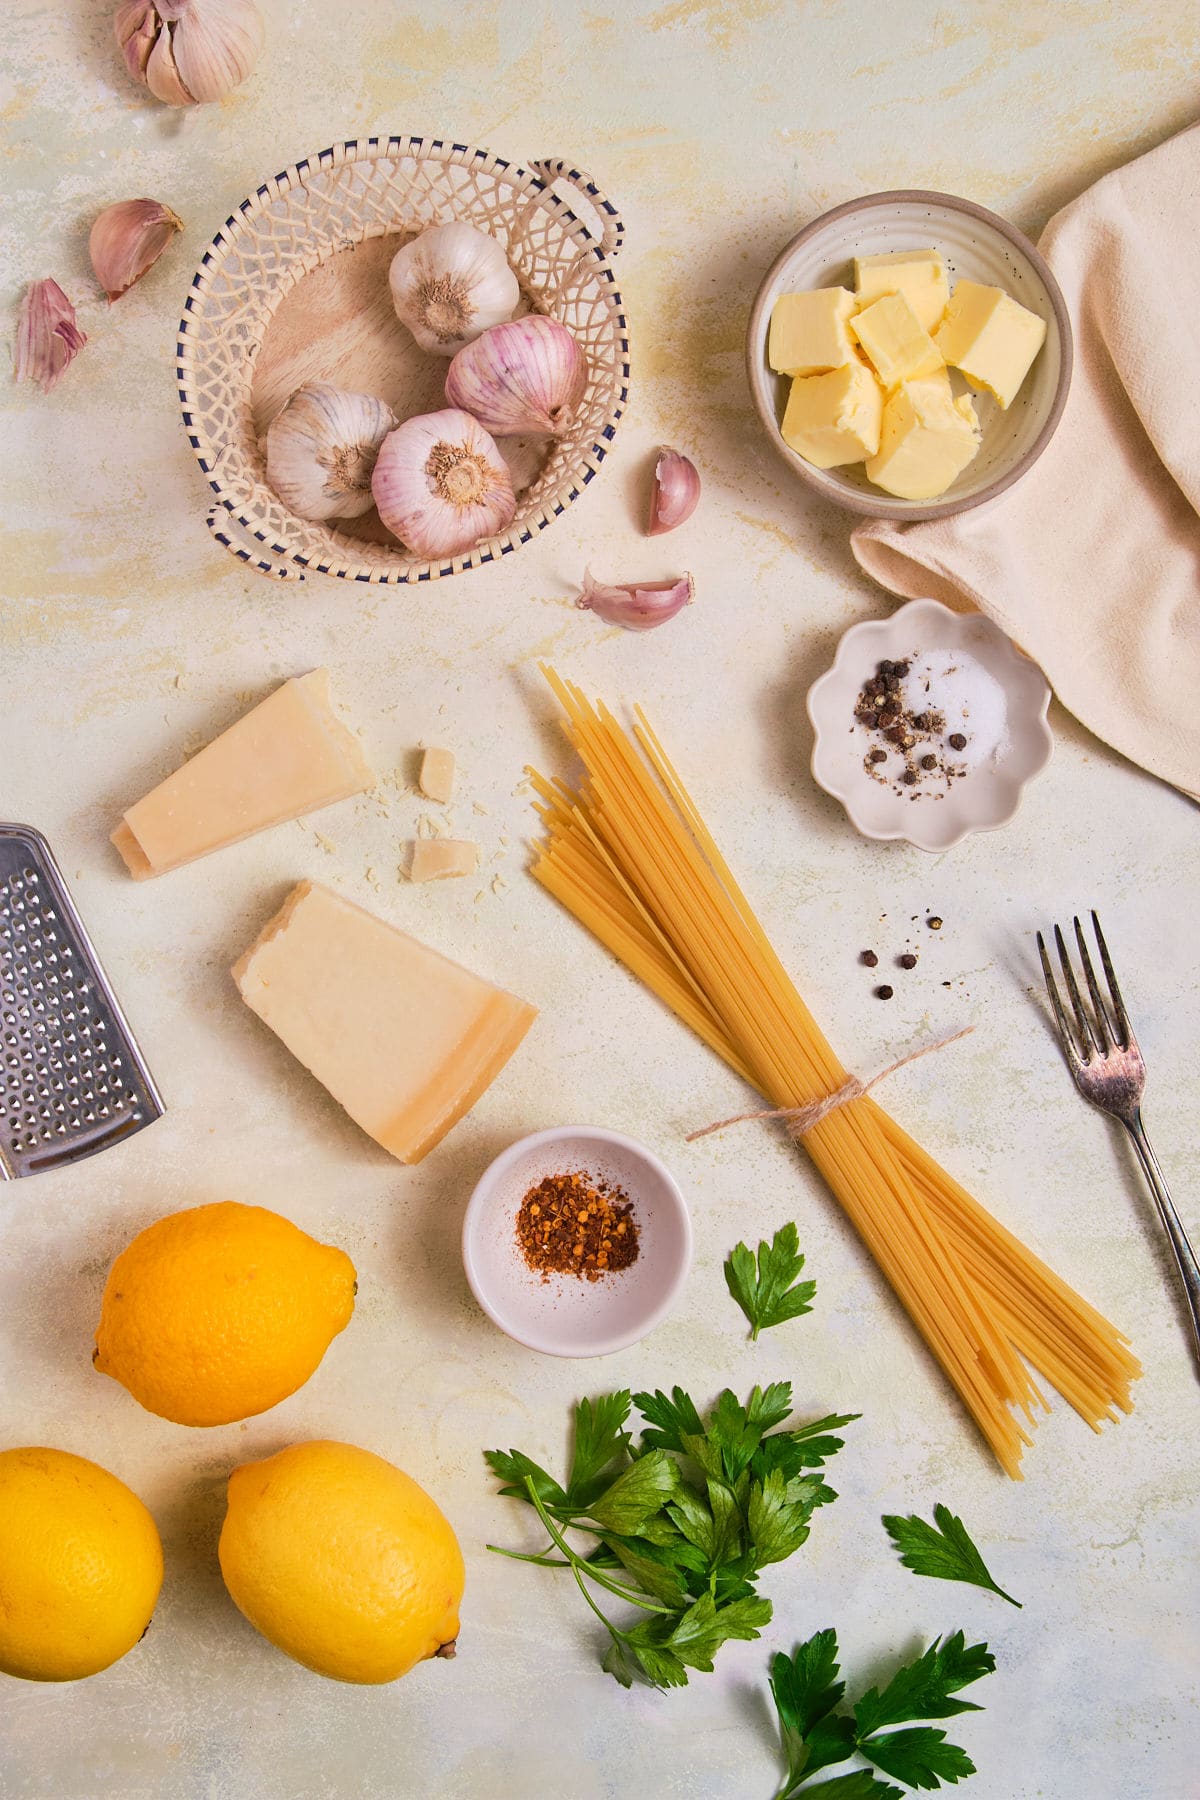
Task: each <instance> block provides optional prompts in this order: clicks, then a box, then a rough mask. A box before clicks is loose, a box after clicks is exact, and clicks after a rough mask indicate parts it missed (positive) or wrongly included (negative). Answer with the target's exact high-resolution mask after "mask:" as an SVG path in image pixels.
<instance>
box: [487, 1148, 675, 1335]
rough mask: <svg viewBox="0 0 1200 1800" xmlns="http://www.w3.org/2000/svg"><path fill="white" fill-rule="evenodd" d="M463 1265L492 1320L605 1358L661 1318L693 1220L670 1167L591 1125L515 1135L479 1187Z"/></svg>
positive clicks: (672, 1296) (514, 1332) (518, 1332)
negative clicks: (529, 1134)
mask: <svg viewBox="0 0 1200 1800" xmlns="http://www.w3.org/2000/svg"><path fill="white" fill-rule="evenodd" d="M462 1255H463V1267H464V1269H465V1270H466V1275H467V1281H468V1283H469V1284H470V1288H471V1292H472V1293H473V1294H474V1296H475V1298H476V1300H478V1302H479V1304H480V1306H481V1307H482V1308H483V1310H484V1312H485V1313H487V1315H488V1317H489V1318H490V1319H491V1320H492V1322H493V1324H496V1325H498V1326H499V1327H500V1329H501V1331H505V1332H507V1333H508V1335H509V1337H511V1338H515V1339H516V1340H517V1342H518V1343H519V1344H524V1345H526V1346H527V1348H529V1349H530V1350H541V1351H543V1352H545V1353H546V1354H548V1355H550V1356H607V1355H609V1354H610V1353H611V1352H612V1351H614V1350H624V1349H626V1348H628V1346H629V1345H630V1344H636V1343H637V1342H638V1340H639V1339H640V1338H643V1337H645V1335H646V1333H647V1332H648V1331H652V1330H653V1329H654V1327H655V1326H656V1325H657V1324H659V1323H660V1322H661V1321H662V1320H663V1319H665V1318H666V1316H667V1314H668V1313H669V1312H670V1311H671V1308H672V1307H673V1306H674V1305H675V1303H676V1301H677V1300H678V1299H679V1296H680V1295H681V1293H682V1292H683V1287H684V1283H685V1282H686V1281H687V1276H688V1270H689V1268H690V1267H691V1261H692V1223H691V1217H690V1215H689V1213H688V1209H687V1203H686V1201H685V1200H684V1197H683V1194H682V1192H681V1191H680V1188H679V1184H678V1183H677V1182H676V1180H675V1178H674V1176H673V1175H672V1174H671V1172H670V1170H669V1169H668V1168H667V1167H666V1165H665V1164H664V1163H663V1162H661V1161H660V1160H659V1158H658V1157H657V1156H655V1155H654V1153H653V1151H651V1150H647V1149H646V1148H645V1146H644V1145H642V1144H638V1143H635V1141H634V1140H633V1139H632V1138H629V1137H624V1136H622V1134H621V1133H620V1132H617V1131H607V1130H605V1129H604V1128H602V1127H601V1126H598V1125H567V1126H559V1127H557V1128H556V1129H554V1130H551V1131H538V1132H535V1133H534V1134H533V1136H532V1137H526V1138H521V1139H520V1141H519V1142H517V1143H515V1144H512V1145H510V1146H509V1148H508V1149H507V1150H505V1151H503V1152H502V1154H501V1155H500V1156H498V1157H497V1158H496V1160H495V1162H493V1163H492V1164H491V1165H490V1167H489V1168H487V1169H486V1170H485V1171H484V1173H483V1175H482V1176H481V1177H480V1180H479V1182H478V1184H477V1186H476V1188H475V1191H474V1193H473V1194H472V1196H471V1199H470V1202H469V1204H468V1206H467V1211H466V1216H465V1218H464V1219H463V1231H462Z"/></svg>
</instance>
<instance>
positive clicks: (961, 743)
mask: <svg viewBox="0 0 1200 1800" xmlns="http://www.w3.org/2000/svg"><path fill="white" fill-rule="evenodd" d="M946 742H947V743H948V744H949V746H950V748H951V749H952V750H965V749H966V747H967V740H966V738H965V737H964V736H963V734H962V732H961V731H952V732H951V733H950V736H949V737H948V738H947V739H946Z"/></svg>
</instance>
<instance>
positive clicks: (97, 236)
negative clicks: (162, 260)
mask: <svg viewBox="0 0 1200 1800" xmlns="http://www.w3.org/2000/svg"><path fill="white" fill-rule="evenodd" d="M182 230H183V220H182V219H181V218H179V217H178V216H177V215H176V214H175V213H173V212H172V211H171V208H170V207H169V206H164V205H163V203H162V201H161V200H118V201H117V202H116V204H115V205H114V206H106V207H105V209H104V211H103V212H102V213H100V214H99V215H98V217H97V219H96V222H95V224H94V225H93V226H92V230H91V236H90V237H89V238H88V255H89V256H90V257H91V259H92V267H93V269H95V271H96V280H97V281H98V282H99V283H100V286H101V287H102V288H103V289H104V291H105V293H106V294H107V295H108V298H109V300H110V301H112V300H119V299H120V298H121V295H122V294H124V293H127V292H128V291H129V289H130V288H131V287H132V286H133V284H134V282H135V281H140V280H141V278H142V276H143V275H144V274H145V273H146V270H147V269H148V268H150V266H151V265H152V264H153V263H156V262H157V261H158V259H159V257H160V256H161V255H162V253H163V251H164V250H165V249H166V247H167V245H168V244H169V243H170V241H171V239H172V238H173V237H174V235H175V233H176V232H177V231H182Z"/></svg>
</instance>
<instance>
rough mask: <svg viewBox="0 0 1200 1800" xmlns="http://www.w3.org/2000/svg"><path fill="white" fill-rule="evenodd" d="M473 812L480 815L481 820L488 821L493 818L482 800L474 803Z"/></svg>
mask: <svg viewBox="0 0 1200 1800" xmlns="http://www.w3.org/2000/svg"><path fill="white" fill-rule="evenodd" d="M471 811H472V812H474V813H478V814H479V816H480V818H481V819H488V818H490V817H491V814H490V813H489V812H488V809H487V807H486V806H485V805H484V804H483V802H482V801H481V800H476V801H474V802H473V803H472V806H471Z"/></svg>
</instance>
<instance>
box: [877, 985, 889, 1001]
mask: <svg viewBox="0 0 1200 1800" xmlns="http://www.w3.org/2000/svg"><path fill="white" fill-rule="evenodd" d="M891 997H892V989H891V988H890V987H888V985H887V983H886V982H885V983H884V985H883V986H882V987H877V988H876V989H875V998H876V999H877V1000H890V999H891Z"/></svg>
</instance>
